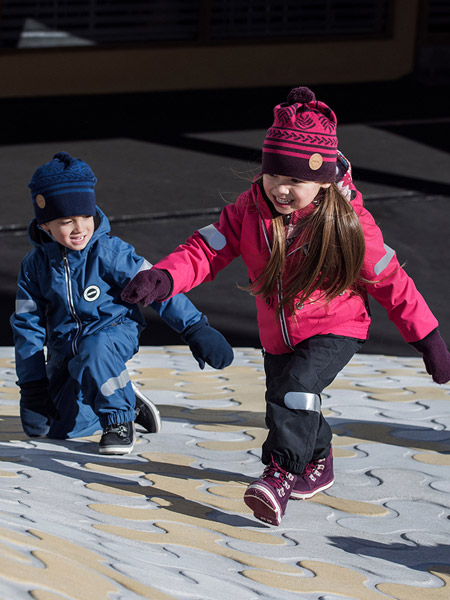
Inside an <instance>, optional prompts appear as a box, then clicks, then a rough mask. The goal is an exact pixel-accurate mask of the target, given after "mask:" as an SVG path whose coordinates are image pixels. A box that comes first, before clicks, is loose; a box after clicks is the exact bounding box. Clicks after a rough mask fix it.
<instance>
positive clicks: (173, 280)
mask: <svg viewBox="0 0 450 600" xmlns="http://www.w3.org/2000/svg"><path fill="white" fill-rule="evenodd" d="M274 116H275V119H274V123H273V126H272V127H271V128H270V129H269V130H268V131H267V134H266V139H265V142H264V146H263V158H262V174H261V175H260V176H259V177H258V178H257V179H256V180H255V181H254V182H253V185H252V186H251V188H250V189H249V190H248V191H246V192H244V193H243V194H242V195H241V196H240V197H239V198H238V199H237V201H236V203H235V204H231V205H229V206H226V207H225V208H224V209H223V211H222V214H221V216H220V220H219V222H218V223H215V224H214V225H209V226H207V227H204V228H203V229H200V230H199V231H196V232H195V233H194V234H193V235H192V236H191V237H190V238H189V239H188V240H187V242H186V243H185V244H184V245H181V246H179V247H178V248H177V249H176V250H175V251H174V252H172V254H170V255H169V256H168V257H166V258H165V259H163V260H161V261H160V262H159V263H157V264H156V265H155V267H154V268H153V269H151V270H148V271H145V272H142V273H138V274H137V275H136V276H135V277H134V278H133V279H132V280H131V282H130V283H129V284H128V285H127V287H126V288H125V290H124V291H123V294H122V298H124V299H125V300H126V301H127V302H139V301H141V302H143V303H144V304H148V303H149V302H151V301H153V300H157V301H162V300H164V299H166V298H168V297H170V296H172V295H173V294H176V293H179V292H187V291H188V290H190V289H191V288H193V287H194V286H196V285H199V284H200V283H202V282H203V281H209V280H212V279H213V278H214V277H215V276H216V274H217V272H218V271H219V270H220V269H223V268H224V267H225V266H226V265H227V264H228V263H229V262H230V261H231V260H233V259H234V258H236V257H237V256H242V258H243V260H244V262H245V264H246V266H247V268H248V272H249V276H250V286H249V288H250V291H251V293H252V294H254V295H255V297H256V304H257V314H258V325H259V332H260V339H261V343H262V346H263V348H264V367H265V372H266V424H267V427H268V429H269V432H268V436H267V439H266V441H265V442H264V444H263V448H262V462H263V463H264V464H265V465H266V468H265V469H264V472H263V474H262V475H261V477H260V478H259V479H258V480H257V481H254V482H253V483H251V484H250V485H249V486H248V488H247V490H246V492H245V495H244V501H245V503H246V504H247V505H248V506H249V507H250V508H251V509H252V510H253V512H254V515H255V517H256V518H258V519H260V520H262V521H265V522H268V523H271V524H274V525H279V524H280V521H281V518H282V516H283V514H284V512H285V509H286V506H287V501H288V499H289V498H311V497H312V496H314V495H315V494H317V493H318V492H320V491H322V490H325V489H327V488H329V487H330V486H331V485H332V484H333V458H332V450H331V438H332V433H331V429H330V427H329V425H328V423H327V422H326V421H325V419H324V418H323V416H322V414H321V399H320V394H321V392H322V391H323V389H324V388H325V387H326V386H328V385H329V384H330V383H331V382H332V381H333V380H334V378H335V377H336V375H337V374H338V373H339V372H340V371H341V369H342V368H343V367H344V366H345V365H346V364H347V362H348V361H349V360H350V359H351V357H352V356H353V354H354V353H355V352H357V351H358V350H359V349H360V348H361V346H362V344H363V342H364V340H365V339H366V338H367V336H368V330H369V324H370V317H369V309H368V294H370V295H371V296H373V297H374V298H375V299H376V300H378V302H380V303H381V304H382V305H383V306H384V307H385V308H386V310H387V312H388V315H389V318H390V319H391V320H392V321H393V322H394V323H395V325H396V326H397V327H398V329H399V331H400V333H401V334H402V336H403V338H404V339H405V341H406V342H409V343H412V345H413V346H414V347H415V348H417V349H418V350H419V351H420V352H422V353H423V357H424V361H425V364H426V367H427V370H428V372H429V373H430V374H431V375H432V376H433V379H434V381H436V382H437V383H445V382H447V381H448V380H449V379H450V353H449V352H448V350H447V347H446V345H445V343H444V342H443V340H442V338H441V336H440V334H439V332H438V330H437V326H438V322H437V320H436V319H435V317H434V316H433V314H432V313H431V311H430V309H429V308H428V306H427V304H426V303H425V301H424V299H423V298H422V296H421V295H420V294H419V292H418V291H417V289H416V287H415V285H414V283H413V281H412V279H411V278H410V277H408V275H407V274H406V273H405V271H404V270H403V269H402V268H401V266H400V265H399V263H398V260H397V258H396V255H395V252H394V251H393V250H392V249H391V248H389V247H388V246H386V245H385V244H384V243H383V237H382V234H381V231H380V229H379V228H378V227H377V225H376V224H375V222H374V219H373V217H372V216H371V214H370V213H369V212H368V211H367V210H366V209H365V208H363V203H362V197H361V194H360V193H359V192H358V191H357V190H356V189H355V187H354V186H353V183H352V179H351V171H350V165H349V163H348V162H347V161H346V159H345V158H344V157H343V156H342V154H340V153H339V152H338V150H337V138H336V117H335V115H334V113H333V111H332V110H330V108H329V107H328V106H326V105H325V104H323V103H322V102H319V101H316V99H315V96H314V94H313V92H312V91H311V90H309V89H308V88H305V87H301V88H295V89H293V90H292V91H291V93H290V94H289V96H288V99H287V103H283V104H279V105H278V106H276V107H275V109H274Z"/></svg>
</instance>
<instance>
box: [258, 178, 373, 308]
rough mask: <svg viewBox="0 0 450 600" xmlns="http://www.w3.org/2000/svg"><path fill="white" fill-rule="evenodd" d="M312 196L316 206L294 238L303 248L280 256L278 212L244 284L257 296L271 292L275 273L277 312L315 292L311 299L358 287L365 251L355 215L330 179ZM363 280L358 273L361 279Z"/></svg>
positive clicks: (281, 238)
mask: <svg viewBox="0 0 450 600" xmlns="http://www.w3.org/2000/svg"><path fill="white" fill-rule="evenodd" d="M318 199H319V202H318V207H317V209H316V210H315V211H314V213H313V214H312V215H310V216H309V217H307V218H306V219H305V226H304V228H303V229H302V231H301V234H300V237H299V239H298V241H297V243H296V246H297V247H298V245H299V244H301V245H302V246H303V248H304V251H297V252H294V253H293V254H292V255H291V256H289V257H286V235H285V225H284V221H283V215H277V216H275V217H274V218H273V221H272V223H273V242H272V252H271V256H270V259H269V262H268V263H267V265H266V267H265V269H264V270H263V272H262V273H261V275H260V276H259V277H258V279H257V280H256V281H255V282H254V283H253V284H252V285H251V286H250V290H251V293H252V294H254V295H258V296H262V297H263V298H268V297H271V296H274V295H275V294H276V293H277V289H278V283H279V281H280V278H281V279H282V280H283V295H282V298H281V300H280V302H279V304H278V309H277V311H278V313H279V312H281V311H282V310H283V309H284V308H285V307H289V308H290V310H291V312H292V313H294V311H295V307H296V306H297V305H302V304H303V303H305V302H307V301H308V300H310V299H311V297H312V296H313V295H314V296H317V292H318V297H317V298H315V300H319V299H320V300H325V301H326V302H330V301H331V300H333V298H336V297H337V296H339V295H340V294H342V293H343V292H345V290H348V289H352V290H353V291H354V292H355V293H357V292H358V285H357V283H358V279H359V278H360V271H361V267H362V263H363V260H364V255H365V240H364V234H363V231H362V228H361V224H360V222H359V219H358V217H357V215H356V213H355V211H354V210H353V207H352V205H351V204H350V203H349V202H348V201H347V200H346V199H345V198H344V196H343V195H342V194H341V193H340V191H339V189H338V188H337V186H336V185H335V184H332V185H331V186H330V187H329V188H326V189H322V190H321V192H320V196H319V197H318ZM294 247H295V246H294ZM363 281H364V280H363V279H360V282H361V283H362V282H363Z"/></svg>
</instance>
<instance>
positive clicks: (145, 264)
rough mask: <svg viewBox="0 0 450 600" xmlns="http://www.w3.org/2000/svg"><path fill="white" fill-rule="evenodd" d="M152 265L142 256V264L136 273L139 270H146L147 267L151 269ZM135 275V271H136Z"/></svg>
mask: <svg viewBox="0 0 450 600" xmlns="http://www.w3.org/2000/svg"><path fill="white" fill-rule="evenodd" d="M152 267H153V265H152V263H151V262H148V260H147V259H146V258H144V262H143V263H142V265H141V266H140V267H139V271H138V273H140V272H141V271H148V270H149V269H151V268H152ZM136 275H137V273H136Z"/></svg>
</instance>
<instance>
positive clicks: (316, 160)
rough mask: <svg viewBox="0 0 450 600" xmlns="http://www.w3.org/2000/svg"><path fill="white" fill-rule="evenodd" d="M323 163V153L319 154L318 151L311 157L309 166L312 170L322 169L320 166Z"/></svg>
mask: <svg viewBox="0 0 450 600" xmlns="http://www.w3.org/2000/svg"><path fill="white" fill-rule="evenodd" d="M322 165H323V158H322V155H321V154H319V153H318V152H315V153H314V154H313V155H312V156H311V158H310V159H309V168H310V169H311V170H312V171H317V169H320V167H321V166H322Z"/></svg>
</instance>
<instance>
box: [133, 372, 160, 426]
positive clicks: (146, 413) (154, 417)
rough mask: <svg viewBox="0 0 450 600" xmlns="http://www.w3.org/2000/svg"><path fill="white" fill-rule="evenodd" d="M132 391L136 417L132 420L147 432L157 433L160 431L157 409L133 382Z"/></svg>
mask: <svg viewBox="0 0 450 600" xmlns="http://www.w3.org/2000/svg"><path fill="white" fill-rule="evenodd" d="M133 391H134V395H135V396H136V417H135V419H134V422H135V423H137V424H138V425H140V426H141V427H143V428H144V429H146V430H147V431H148V432H149V433H158V432H159V431H161V417H160V416H159V410H158V409H157V408H156V406H155V405H154V404H153V402H152V401H151V400H149V399H148V398H147V396H145V395H144V394H143V393H142V392H141V391H140V390H139V389H138V388H137V387H136V386H135V385H134V384H133Z"/></svg>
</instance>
